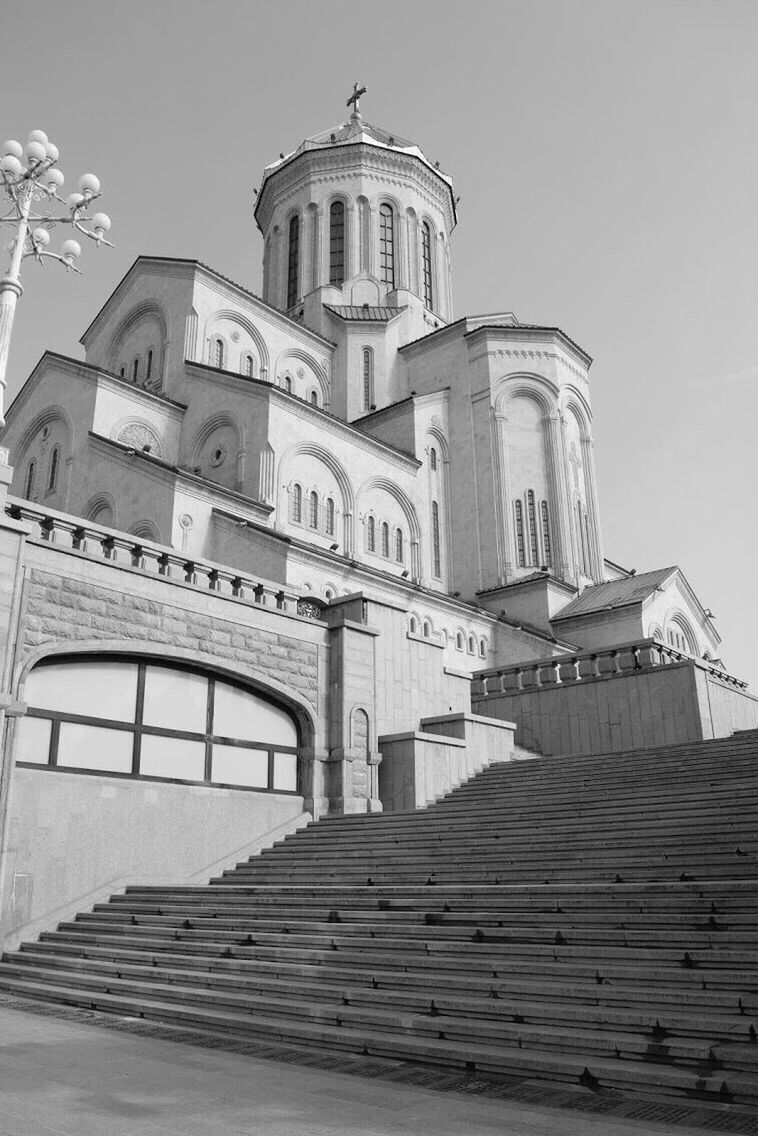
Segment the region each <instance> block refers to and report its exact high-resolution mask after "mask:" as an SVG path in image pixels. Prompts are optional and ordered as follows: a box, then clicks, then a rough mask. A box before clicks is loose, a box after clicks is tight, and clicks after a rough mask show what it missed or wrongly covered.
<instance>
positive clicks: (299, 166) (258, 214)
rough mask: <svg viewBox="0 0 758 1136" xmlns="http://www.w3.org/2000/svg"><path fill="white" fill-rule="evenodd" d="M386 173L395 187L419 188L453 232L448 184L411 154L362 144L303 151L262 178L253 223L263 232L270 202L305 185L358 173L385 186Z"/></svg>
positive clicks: (454, 220) (283, 198)
mask: <svg viewBox="0 0 758 1136" xmlns="http://www.w3.org/2000/svg"><path fill="white" fill-rule="evenodd" d="M316 171H323V174H322V175H321V176H320V177H319V176H314V174H315V172H316ZM388 171H389V172H390V174H391V175H394V177H395V179H396V180H395V184H406V185H407V184H408V182H409V181H411V182H412V183H413V185H414V186H415V187H416V188H419V187H420V188H421V190H422V193H423V195H424V196H425V197H426V199H427V201H428V203H429V204H430V205H432V206H434V207H436V208H438V209H441V210H442V212H443V213H444V215H445V223H446V226H447V230H448V233H451V232H452V231H453V229H454V228H455V225H456V223H457V214H456V209H455V196H454V193H453V190H452V187H451V186H450V184H449V183H448V182H447V181H445V179H444V178H443V177H442V176H441V175H440V174H437V173H435V172H434V170H433V169H432V168H430V167H429V166H428V165H427V163H426V162H425V161H424V160H423V159H421V158H419V157H417V156H416V155H415V154H404V153H401V152H399V151H397V150H391V149H386V150H385V149H382V148H380V147H376V146H371V145H368V144H367V143H363V142H358V143H355V144H351V145H339V146H335V147H334V148H330V147H327V148H326V149H323V150H304V151H302V152H301V153H299V154H296V155H295V156H294V157H293V158H292V159H290V160H289V161H288V162H287V163H286V164H285V165H283V166H280V167H278V168H277V169H275V170H273V171H271V172H270V173H269V174H267V175H266V176H265V177H264V180H263V184H262V185H261V189H260V192H259V194H258V199H257V201H256V204H255V209H254V210H253V216H254V218H255V222H256V224H257V226H258V228H259V229H260V231H261V232H262V233H264V232H265V231H266V229H267V228H268V226H269V224H270V221H271V213H272V211H273V208H274V202H275V201H276V202H281V201H286V200H287V199H288V198H289V197H290V196H291V195H292V194H294V193H296V192H298V190H299V189H301V188H302V187H303V186H305V185H307V184H308V183H313V182H315V181H329V182H334V181H338V180H342V178H343V177H344V178H348V177H350V178H352V177H355V176H356V174H360V175H362V176H364V177H375V178H377V179H381V180H382V181H383V182H384V183H385V184H386V183H387V180H388V179H387V172H388ZM274 182H275V183H276V189H275V190H274V188H273V183H274Z"/></svg>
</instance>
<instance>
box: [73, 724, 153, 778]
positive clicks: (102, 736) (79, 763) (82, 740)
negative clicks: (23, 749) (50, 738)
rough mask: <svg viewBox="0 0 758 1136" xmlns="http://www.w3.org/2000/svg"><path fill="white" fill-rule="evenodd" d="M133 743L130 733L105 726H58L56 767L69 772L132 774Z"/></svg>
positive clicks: (129, 731) (132, 736)
mask: <svg viewBox="0 0 758 1136" xmlns="http://www.w3.org/2000/svg"><path fill="white" fill-rule="evenodd" d="M133 739H134V735H133V734H132V732H131V730H109V729H108V728H107V727H106V726H84V725H81V724H80V723H78V722H61V734H60V739H59V741H58V765H65V766H67V767H68V768H69V769H102V770H103V771H104V772H106V773H131V771H132V745H133Z"/></svg>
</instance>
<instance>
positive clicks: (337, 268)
mask: <svg viewBox="0 0 758 1136" xmlns="http://www.w3.org/2000/svg"><path fill="white" fill-rule="evenodd" d="M344 282H345V204H344V202H342V201H333V202H332V204H331V205H330V206H329V283H330V284H334V285H335V286H336V287H338V288H341V287H342V285H343V284H344Z"/></svg>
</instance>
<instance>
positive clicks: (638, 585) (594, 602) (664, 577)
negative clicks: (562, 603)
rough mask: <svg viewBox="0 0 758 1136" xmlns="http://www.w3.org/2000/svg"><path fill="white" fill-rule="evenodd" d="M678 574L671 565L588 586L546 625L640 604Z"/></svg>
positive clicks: (675, 568) (676, 569)
mask: <svg viewBox="0 0 758 1136" xmlns="http://www.w3.org/2000/svg"><path fill="white" fill-rule="evenodd" d="M678 571H679V569H678V568H677V567H676V565H674V566H673V567H670V568H657V569H656V570H655V571H653V572H640V574H639V575H638V576H627V577H626V578H625V579H623V580H608V581H606V583H604V584H592V585H591V586H590V587H589V588H585V589H584V591H583V592H582V593H581V595H578V596H577V597H576V599H575V600H572V601H571V603H569V604H567V605H566V607H564V608H563V609H562V610H561V611H559V612H558V614H557V615H554V616H553V618H552V619H551V621H550V622H551V623H557V622H559V621H560V620H562V619H574V618H575V617H576V616H579V615H589V614H590V613H591V612H596V611H608V610H609V609H610V608H616V607H627V606H628V605H629V604H636V603H643V602H644V601H645V600H646V599H647V598H648V597H649V596H651V595H652V594H653V592H654V591H655V590H656V588H661V587H663V585H664V584H665V583H666V582H667V581H668V580H669V579H670V578H671V576H673V575H674V574H675V573H676V572H678Z"/></svg>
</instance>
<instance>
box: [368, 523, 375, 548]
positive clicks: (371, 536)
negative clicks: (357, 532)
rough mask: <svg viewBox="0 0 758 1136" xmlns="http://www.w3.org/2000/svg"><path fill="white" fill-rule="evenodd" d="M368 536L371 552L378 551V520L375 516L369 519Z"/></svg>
mask: <svg viewBox="0 0 758 1136" xmlns="http://www.w3.org/2000/svg"><path fill="white" fill-rule="evenodd" d="M367 531H368V536H367V540H366V543H367V544H368V550H369V552H375V551H376V521H375V520H374V518H373V517H369V519H368V530H367Z"/></svg>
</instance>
